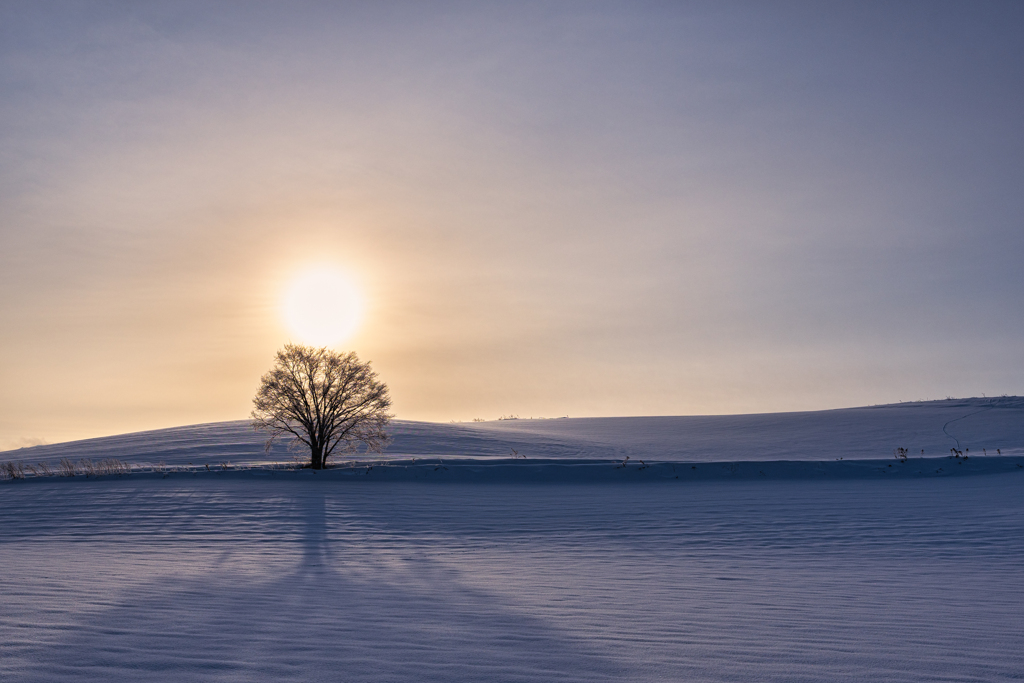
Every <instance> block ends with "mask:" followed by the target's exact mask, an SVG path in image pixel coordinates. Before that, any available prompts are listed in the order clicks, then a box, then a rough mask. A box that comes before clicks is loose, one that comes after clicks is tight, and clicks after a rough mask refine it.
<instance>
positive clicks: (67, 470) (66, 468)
mask: <svg viewBox="0 0 1024 683" xmlns="http://www.w3.org/2000/svg"><path fill="white" fill-rule="evenodd" d="M57 473H58V474H59V475H60V476H62V477H73V476H75V475H76V474H78V472H77V470H76V469H75V463H73V462H71V461H70V460H69V459H67V458H61V459H60V464H59V465H58V466H57Z"/></svg>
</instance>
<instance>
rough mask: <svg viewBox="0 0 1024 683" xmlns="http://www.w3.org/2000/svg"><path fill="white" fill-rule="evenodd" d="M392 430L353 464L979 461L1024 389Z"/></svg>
mask: <svg viewBox="0 0 1024 683" xmlns="http://www.w3.org/2000/svg"><path fill="white" fill-rule="evenodd" d="M391 431H392V434H393V437H394V441H393V443H392V444H391V446H390V447H389V448H388V450H387V451H386V452H385V454H384V456H383V457H382V458H370V457H367V456H358V457H355V460H356V464H354V465H350V466H353V467H361V466H363V461H377V462H380V461H391V462H393V463H395V464H396V465H397V464H399V463H402V462H404V461H409V460H411V459H412V458H417V459H423V458H435V459H437V458H440V459H443V460H444V461H445V462H446V463H448V464H449V465H456V464H460V463H461V464H460V466H469V465H470V464H472V466H473V467H474V468H480V467H483V466H485V465H486V463H487V462H488V461H500V462H501V463H508V461H509V460H510V459H515V460H516V463H517V464H516V467H515V468H506V469H505V470H502V471H503V472H505V473H512V472H521V471H523V467H524V465H526V464H529V465H530V466H531V467H533V468H536V467H539V466H540V465H541V462H544V463H547V464H548V465H550V466H554V465H556V464H557V463H558V462H563V463H572V464H574V465H577V466H579V468H578V469H576V470H575V471H577V472H582V471H583V469H585V467H584V465H585V462H584V461H587V462H590V463H593V464H597V463H600V464H601V467H605V466H606V465H607V464H608V463H612V462H621V461H627V463H628V467H634V466H635V467H643V466H644V464H641V463H640V462H639V461H644V463H655V462H662V463H690V464H699V463H746V462H758V463H768V462H780V461H787V462H790V461H796V462H809V463H821V462H832V461H837V460H842V461H849V460H856V461H861V460H879V459H880V460H893V459H894V458H893V451H894V449H896V448H906V449H907V450H908V454H909V455H910V457H911V459H912V460H913V459H915V458H916V459H920V458H921V456H926V457H927V458H929V459H932V458H939V457H947V456H950V454H951V451H950V449H951V448H954V447H955V448H958V449H960V450H961V451H963V452H964V453H965V454H967V455H969V456H971V457H972V461H973V462H977V458H978V457H979V456H987V457H991V456H996V455H1002V456H1011V457H1020V456H1024V398H1020V397H1003V398H994V399H987V398H986V399H953V400H946V401H929V402H919V403H901V404H894V405H885V406H875V407H865V408H847V409H840V410H824V411H814V412H797V413H768V414H759V415H721V416H693V417H618V418H559V419H549V420H543V419H537V420H533V419H520V420H498V421H492V422H480V423H429V422H411V421H406V420H396V421H394V422H393V423H392V430H391ZM301 455H302V454H301V453H292V452H290V451H289V450H288V449H287V448H286V447H285V446H283V445H280V444H277V445H275V446H274V448H272V449H271V450H270V451H266V450H265V449H264V445H263V436H262V435H261V434H258V433H255V432H253V430H252V429H251V428H250V426H249V423H248V422H247V421H244V420H239V421H233V422H219V423H212V424H204V425H193V426H188V427H175V428H171V429H161V430H156V431H149V432H139V433H135V434H123V435H118V436H110V437H104V438H98V439H88V440H84V441H75V442H69V443H63V444H55V445H48V446H36V447H32V448H23V449H19V450H16V451H6V452H0V461H23V462H26V463H31V462H40V461H49V462H51V463H53V462H55V461H57V460H59V459H61V458H69V459H72V460H76V461H77V460H79V459H81V458H86V459H90V460H95V461H98V460H102V459H104V458H117V459H119V460H122V461H124V462H127V463H130V464H132V465H135V466H138V467H142V468H154V467H171V466H174V467H178V468H184V469H199V470H203V471H205V469H206V466H207V465H209V466H210V467H211V468H214V469H217V468H220V467H222V463H224V464H229V466H231V467H235V468H237V467H253V466H257V465H270V464H273V463H289V464H291V463H293V462H294V458H295V457H296V456H301ZM627 459H628V460H627ZM352 461H353V456H341V457H338V456H335V458H334V462H335V463H337V464H339V465H342V464H343V463H351V462H352ZM469 461H473V462H472V463H470V462H469ZM939 466H941V465H939ZM939 466H937V467H939ZM993 466H995V465H993ZM503 467H504V465H503ZM737 467H740V466H739V465H737ZM865 467H869V468H870V466H869V465H865ZM929 467H930V465H929ZM972 467H973V468H975V469H977V467H980V466H974V465H972ZM760 469H763V467H761V468H758V470H760ZM775 469H778V468H775ZM833 469H835V468H833ZM961 469H963V467H961ZM855 470H856V468H851V467H847V468H845V469H844V468H839V469H836V470H835V471H837V472H846V471H849V472H853V471H855ZM493 471H494V472H498V470H497V469H495V470H493Z"/></svg>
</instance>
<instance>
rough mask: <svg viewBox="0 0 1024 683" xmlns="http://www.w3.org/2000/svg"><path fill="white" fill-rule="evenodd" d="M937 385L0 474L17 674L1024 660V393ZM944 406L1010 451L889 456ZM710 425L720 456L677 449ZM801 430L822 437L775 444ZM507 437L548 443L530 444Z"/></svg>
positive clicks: (184, 446) (821, 674)
mask: <svg viewBox="0 0 1024 683" xmlns="http://www.w3.org/2000/svg"><path fill="white" fill-rule="evenodd" d="M1014 402H1016V403H1014ZM941 403H945V402H940V404H941ZM940 404H911V405H909V406H886V407H881V408H869V409H857V410H850V411H826V412H821V413H803V414H794V415H789V416H787V415H777V416H767V415H763V416H740V417H727V418H622V419H621V420H549V421H537V420H535V421H529V422H528V421H511V422H509V423H505V422H502V423H485V424H483V425H476V424H474V425H424V424H422V423H404V424H403V425H400V426H401V427H402V430H401V432H400V439H396V447H397V448H400V449H401V450H402V451H404V453H400V454H399V456H400V457H399V456H395V457H399V459H401V458H404V457H405V456H410V455H412V454H415V453H419V454H420V455H425V456H430V457H429V458H427V460H430V461H431V462H429V463H427V464H417V465H415V466H413V465H395V466H391V467H382V466H376V467H373V468H372V469H371V468H369V467H362V468H355V467H349V468H344V467H339V468H337V469H334V470H331V471H327V472H320V473H314V472H312V471H310V470H304V471H297V470H291V471H284V470H275V469H269V468H265V469H260V468H256V469H249V470H244V469H231V470H220V471H218V470H216V469H214V470H213V471H211V472H206V471H205V468H203V469H200V470H199V471H174V472H168V471H164V472H159V471H157V472H148V473H143V474H140V473H136V474H131V475H127V476H122V477H115V476H106V477H100V478H88V479H87V478H85V477H82V476H76V477H74V478H57V477H53V478H47V477H30V478H28V479H26V480H16V481H6V482H0V528H2V529H3V534H2V535H0V567H2V569H3V571H2V572H0V681H4V682H6V681H19V682H22V681H24V682H29V681H33V682H34V681H47V682H50V681H56V682H60V681H76V682H77V681H114V680H130V681H161V682H162V681H182V680H189V681H524V682H525V681H552V680H559V681H826V680H827V681H865V680H886V681H1000V680H1020V678H1021V672H1022V671H1024V650H1022V648H1021V642H1024V582H1022V581H1021V567H1022V566H1024V496H1022V493H1024V457H1021V456H1020V453H1021V450H1020V445H1021V443H1024V440H1022V439H1021V438H1020V436H1021V430H1022V420H1021V410H1022V407H1021V401H1020V399H1006V400H1004V405H1003V406H1002V407H997V406H994V407H991V408H985V409H984V412H982V413H977V412H976V411H977V410H978V409H979V405H978V404H979V402H973V403H971V402H967V403H966V404H965V403H963V402H961V404H960V405H957V406H948V407H949V408H954V410H948V411H947V410H945V408H946V406H942V405H940ZM981 407H984V406H981ZM915 411H917V412H915ZM971 413H974V414H973V415H970V416H969V417H966V418H963V419H960V420H959V421H957V422H953V423H952V424H948V425H947V424H946V423H947V422H948V421H949V420H953V419H955V418H957V417H958V416H963V415H969V414H971ZM872 415H874V416H878V420H877V424H876V423H874V422H872V420H871V419H870V416H872ZM815 416H817V417H818V420H815V419H814V418H815ZM901 416H902V418H901ZM997 416H1002V419H996V417H997ZM982 417H983V418H984V419H986V420H988V421H987V422H982V421H978V422H975V423H973V424H974V425H981V426H975V427H972V426H971V425H972V423H971V420H974V419H975V418H982ZM911 418H913V419H911ZM900 419H903V420H904V421H903V422H901V421H900ZM744 420H746V422H744ZM915 420H917V421H915ZM936 420H939V424H938V431H939V434H943V432H942V427H943V426H944V425H946V429H947V431H948V432H949V433H950V434H951V435H952V438H954V439H955V438H959V439H960V440H961V447H962V448H966V447H970V448H971V455H972V456H974V453H975V450H976V449H977V450H978V451H980V450H981V448H983V447H986V446H985V444H990V445H989V446H988V448H989V449H990V450H992V449H993V448H994V447H1000V448H1002V450H1003V452H1004V456H1005V457H988V458H983V457H971V458H970V459H969V460H968V461H967V462H963V460H962V459H959V458H956V459H953V458H948V457H935V458H916V459H914V458H911V460H910V461H908V462H907V463H899V462H895V459H894V458H893V457H892V453H891V451H892V448H893V447H895V446H896V445H904V446H905V447H907V448H913V447H914V444H913V442H912V441H911V440H910V439H911V436H912V435H914V434H920V436H921V443H922V444H926V443H931V442H926V441H925V438H928V439H933V440H934V441H935V450H936V451H937V453H936V455H938V454H941V453H942V449H940V448H939V445H940V444H941V441H940V440H938V439H937V438H936V437H935V435H934V433H933V432H934V429H933V427H934V425H935V423H936ZM644 421H649V422H647V424H648V425H654V426H658V422H659V421H661V422H662V425H667V426H665V428H664V429H663V430H662V431H660V432H649V433H647V435H646V436H644V434H643V432H644V429H643V427H644V426H645V422H644ZM673 423H674V424H676V425H684V426H687V427H693V428H692V429H689V431H687V432H686V433H685V434H684V435H683V436H684V437H685V438H681V437H680V436H679V431H678V430H674V429H673V426H672V425H673ZM588 424H589V425H591V426H593V427H594V429H592V430H590V431H588V430H587V429H586V427H587V425H588ZM549 425H551V426H549ZM563 425H564V426H563ZM695 425H696V426H701V425H704V427H703V428H704V429H705V431H704V432H701V431H700V429H697V428H696V426H695ZM744 425H745V426H744ZM773 425H775V426H774V427H773ZM779 425H781V426H779ZM801 425H802V426H801ZM842 425H847V427H845V428H841V427H842ZM616 426H618V427H619V428H620V431H616V429H615V428H616ZM712 426H713V427H715V429H717V430H718V431H717V432H715V431H714V430H713V429H712ZM844 429H845V431H844ZM972 429H973V430H974V431H971V430H972ZM546 430H548V431H546ZM559 430H560V431H559ZM758 430H764V431H763V433H762V434H759V433H758ZM773 430H774V431H773ZM915 430H916V431H915ZM1015 430H1016V431H1015ZM715 433H717V434H718V435H719V437H718V440H716V439H715V438H713V436H714V434H715ZM168 434H172V435H174V434H177V441H176V442H174V443H171V444H167V445H164V444H161V443H160V439H162V438H164V437H166V436H167V435H168ZM189 434H198V435H200V437H201V438H202V439H203V440H202V441H200V442H198V443H190V442H189ZM402 434H404V436H401V435H402ZM417 434H420V435H422V441H421V442H417V441H416V435H417ZM695 434H696V435H697V436H695ZM701 434H703V436H700V435H701ZM857 434H860V439H858V438H854V437H855V436H856V435H857ZM900 435H902V437H903V438H902V439H900V441H897V442H896V443H895V444H892V445H890V441H891V440H894V439H895V438H896V437H898V436H900ZM830 436H831V437H834V444H835V445H834V446H833V445H832V443H831V442H830V441H829V438H830ZM943 436H944V434H943ZM242 437H245V438H247V439H251V437H249V436H248V435H246V433H245V432H244V431H242V430H241V429H239V427H238V425H237V423H236V424H232V423H228V424H226V425H209V426H204V427H195V428H183V429H179V430H166V431H163V432H150V433H148V435H126V436H123V437H112V438H110V439H100V440H93V441H90V442H79V443H78V444H64V445H59V446H50V447H42V448H39V449H24V450H21V451H12V452H8V453H4V454H0V460H11V459H14V458H12V457H11V456H15V457H17V458H18V459H24V460H25V461H26V462H29V461H38V460H45V459H48V458H56V457H64V456H68V457H90V458H100V457H118V458H123V459H135V460H136V461H137V462H150V461H153V460H154V459H157V458H155V457H154V454H160V456H161V458H160V459H163V460H166V461H167V462H168V463H170V462H172V457H173V458H181V459H182V460H181V462H183V463H188V462H193V463H196V462H206V461H209V462H216V461H217V459H218V458H219V457H220V456H223V455H224V453H226V452H229V451H230V452H238V453H246V452H250V453H251V452H252V451H251V450H245V449H251V448H252V447H253V446H254V445H255V447H256V448H257V451H256V453H255V455H254V458H255V457H257V456H258V455H260V452H259V450H258V448H259V442H258V440H250V441H244V440H242ZM513 437H518V438H519V439H520V441H510V440H511V439H512V438H513ZM457 438H465V439H468V440H469V443H471V444H472V443H475V444H477V447H478V450H476V451H471V452H470V453H468V454H463V453H460V452H459V451H457V450H454V449H451V450H449V449H450V448H451V444H452V443H453V441H457ZM638 438H639V439H644V438H646V439H647V441H643V442H642V443H647V444H649V447H650V448H651V449H652V451H655V450H656V449H661V450H657V451H656V453H655V455H657V456H658V458H659V459H660V462H659V463H658V464H657V465H654V466H652V467H651V468H649V469H640V467H639V466H636V465H634V464H629V465H628V466H627V467H617V466H616V463H614V462H611V461H609V460H608V459H607V458H608V457H609V456H611V454H612V453H613V452H614V457H620V456H621V457H624V455H622V451H614V449H616V448H628V449H637V450H636V451H632V452H636V453H637V456H639V457H643V456H644V455H647V456H648V458H647V459H648V460H651V461H652V462H653V461H654V458H651V457H650V454H648V453H647V452H645V451H644V450H643V448H642V447H641V446H638V445H637V443H638V442H637V439H638ZM946 438H947V439H948V438H949V437H946ZM233 439H234V440H233ZM402 439H404V441H402ZM474 439H476V441H473V440H474ZM588 439H589V440H590V441H591V442H593V443H594V444H595V446H594V449H595V451H594V452H591V451H587V450H586V449H585V448H584V446H583V444H585V442H586V441H587V440H588ZM699 439H705V440H706V441H705V442H707V443H714V444H715V449H716V450H713V451H712V452H711V455H705V456H704V458H703V459H700V454H699V453H696V452H695V451H691V450H684V451H681V452H682V453H683V454H684V455H676V456H671V454H672V453H674V452H676V451H672V450H671V449H672V448H677V447H685V448H686V449H690V448H694V447H693V446H692V444H693V443H695V442H700V441H699ZM787 439H789V440H791V441H794V442H796V443H803V444H810V445H811V446H813V448H815V449H821V450H822V451H824V452H823V453H822V454H821V455H818V454H817V453H815V454H814V455H811V454H808V453H802V452H801V451H800V449H798V448H795V447H792V446H791V447H790V448H791V449H792V450H791V451H788V452H789V453H792V454H793V455H791V456H789V457H788V458H787V460H789V461H790V462H782V463H780V462H767V459H768V457H769V456H768V454H769V453H770V452H777V451H769V450H757V448H762V449H767V448H768V445H772V444H774V445H773V446H772V447H773V448H776V449H781V448H783V447H784V446H785V444H786V443H787ZM695 440H696V441H695ZM965 440H968V442H967V443H966V444H965V443H964V441H965ZM510 442H511V443H512V447H514V446H515V444H516V443H519V444H528V445H532V446H536V447H538V450H540V449H541V447H543V445H544V444H545V443H548V444H554V445H551V446H550V447H549V448H548V450H547V451H542V453H543V455H544V457H540V458H536V459H534V458H531V459H530V460H526V461H523V460H510V459H509V458H508V457H507V455H508V454H507V452H506V451H505V450H504V449H505V448H506V447H508V444H509V443H510ZM862 442H863V443H867V444H868V445H869V446H870V445H871V444H875V445H876V446H877V447H878V448H879V449H881V448H882V447H883V445H884V449H885V451H886V452H884V453H877V454H875V453H872V454H871V455H874V456H876V457H886V458H887V459H888V460H889V461H890V462H884V461H880V460H871V459H866V456H865V453H864V451H862V450H858V449H861V448H864V446H863V445H862ZM951 443H952V442H951ZM650 444H653V445H650ZM679 444H683V446H679ZM757 444H761V446H757V448H754V446H756V445H757ZM766 444H767V445H766ZM975 444H977V445H975ZM998 444H1003V446H999V445H998ZM942 445H944V444H942ZM570 447H578V448H580V449H581V450H580V451H578V453H579V455H578V456H577V458H576V459H575V460H573V459H572V456H571V453H570V452H568V450H565V451H561V452H560V451H558V449H559V448H565V449H568V448H570ZM872 447H873V446H872ZM923 447H925V445H921V446H918V449H920V448H923ZM85 448H93V449H95V450H93V451H88V450H84V449H85ZM487 448H493V449H494V450H495V452H493V453H492V452H488V451H487V450H486V449H487ZM600 448H604V449H607V450H604V451H600V450H597V449H600ZM45 449H51V450H49V451H46V450H45ZM60 449H67V450H65V451H63V453H61V452H60ZM133 449H134V450H133ZM232 449H236V450H232ZM499 449H500V450H499ZM747 449H751V450H750V451H749V455H750V459H749V460H747V461H743V460H742V458H740V457H738V456H737V454H742V453H744V452H748V450H747ZM30 452H31V455H30ZM43 452H46V453H47V455H43ZM693 453H696V454H693ZM715 453H718V454H727V461H726V457H723V458H720V459H719V460H718V461H714V459H713V455H714V454H715ZM945 453H947V454H948V447H947V448H946V449H945ZM843 454H853V455H856V456H858V457H860V459H859V460H854V461H853V462H848V461H846V460H843V461H837V460H835V458H838V457H842V456H843ZM270 455H271V456H273V455H274V453H271V454H270ZM442 455H443V456H444V457H443V458H440V457H439V456H442ZM457 455H469V456H471V457H470V458H466V459H459V458H455V457H454V456H457ZM530 455H531V456H535V455H536V453H532V452H530ZM488 456H490V459H488ZM798 456H802V457H798ZM265 457H266V456H265ZM237 459H244V458H243V457H242V456H239V457H236V460H237ZM279 459H280V458H279ZM442 459H443V462H444V463H445V464H444V465H440V462H439V461H440V460H442ZM634 459H639V458H638V457H636V456H634V457H633V458H632V459H631V461H630V463H632V461H633V460H634ZM798 460H804V462H797V461H798ZM435 462H436V463H437V464H433V463H435ZM890 464H891V465H892V466H891V467H890ZM577 465H578V467H579V468H578V469H572V468H574V467H577ZM514 467H518V468H526V469H525V470H516V469H513V468H514ZM446 468H447V469H446ZM673 468H675V469H674V470H673ZM516 471H525V472H529V473H530V476H528V477H520V478H519V479H517V478H516V477H515V476H513V475H514V473H515V472H516ZM765 471H767V472H771V473H775V474H779V472H782V473H783V474H784V475H785V476H782V475H780V476H764V475H762V474H761V473H762V472H765ZM410 473H411V474H410ZM579 473H583V474H585V475H586V476H576V475H578V474H579ZM598 473H601V476H600V477H598ZM822 474H828V475H831V476H826V477H822V476H821V475H822ZM960 474H974V475H976V476H949V475H960ZM676 476H679V479H676V478H675V477H676ZM410 478H412V479H414V480H413V481H409V480H408V479H410ZM402 479H406V480H404V481H403V480H402Z"/></svg>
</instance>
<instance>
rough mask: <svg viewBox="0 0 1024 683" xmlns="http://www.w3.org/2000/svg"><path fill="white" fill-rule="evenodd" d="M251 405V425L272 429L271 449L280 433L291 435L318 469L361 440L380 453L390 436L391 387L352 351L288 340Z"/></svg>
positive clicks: (356, 445) (357, 445)
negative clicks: (307, 450)
mask: <svg viewBox="0 0 1024 683" xmlns="http://www.w3.org/2000/svg"><path fill="white" fill-rule="evenodd" d="M253 404H254V405H255V406H256V407H255V409H254V410H253V411H252V426H253V428H254V429H257V430H262V431H267V432H270V438H268V439H267V449H269V448H270V446H271V445H272V444H273V442H274V440H275V439H277V438H279V437H285V438H288V437H292V439H294V440H293V442H292V445H297V444H298V443H302V444H305V445H306V446H308V447H309V449H310V467H312V468H313V469H315V470H319V469H323V468H324V466H325V465H326V464H327V458H329V457H331V456H332V455H334V454H335V453H343V452H349V453H350V452H353V451H355V450H356V449H357V448H358V447H359V444H363V445H364V446H365V447H366V450H367V451H375V452H377V453H380V452H381V451H382V450H383V449H384V447H385V446H386V445H387V443H388V440H389V439H388V435H387V432H386V431H385V430H386V428H387V425H388V422H389V421H390V420H391V418H392V415H390V414H389V413H388V409H389V408H390V407H391V397H390V396H388V388H387V386H386V385H385V384H384V383H383V382H381V381H379V380H378V379H377V373H375V372H374V371H373V370H372V369H371V368H370V364H369V363H361V362H360V361H359V358H357V357H356V354H354V353H344V354H342V353H337V352H336V351H331V350H330V349H327V348H315V347H311V346H302V345H299V344H287V345H285V347H284V348H283V349H282V350H281V351H278V352H277V357H276V359H275V362H274V367H273V368H272V369H271V370H270V372H268V373H267V374H265V375H263V378H262V379H261V380H260V388H259V391H258V392H257V393H256V398H254V399H253Z"/></svg>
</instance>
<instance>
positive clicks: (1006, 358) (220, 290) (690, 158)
mask: <svg viewBox="0 0 1024 683" xmlns="http://www.w3.org/2000/svg"><path fill="white" fill-rule="evenodd" d="M1022 217H1024V4H1021V3H1019V2H1007V3H996V2H991V3H985V2H961V3H948V4H944V3H938V2H922V3H890V2H885V3H882V2H878V3H864V2H847V3H838V2H837V3H821V2H806V3H788V2H786V3H776V4H770V3H760V2H758V3H720V2H709V3H684V2H650V3H643V2H628V3H627V2H622V3H599V2H579V3H572V2H558V3H519V4H516V3H508V2H501V3H495V4H486V3H480V2H466V3H421V2H417V3H408V4H402V3H381V2H367V3H340V2H339V3H301V2H287V3H286V2H277V3H266V4H260V3H254V2H232V3H227V2H225V3H211V2H195V3H190V2H160V3H152V4H147V3H140V2H123V3H116V2H94V3H85V2H69V3H46V2H38V1H32V2H24V3H19V2H4V3H2V4H0V293H2V297H0V382H2V383H0V447H16V446H19V445H23V444H27V443H31V442H32V441H33V440H35V439H45V440H47V441H58V440H65V439H69V438H77V437H84V436H96V435H102V434H110V433H116V432H123V431H130V430H138V429H146V428H155V427H163V426H173V425H179V424H188V423H195V422H208V421H215V420H224V419H238V418H244V417H246V416H247V414H248V412H249V410H250V406H251V399H252V396H253V395H254V393H255V390H256V387H257V385H258V382H259V378H260V375H261V374H262V373H263V372H265V371H266V370H267V369H268V368H269V367H270V364H271V361H272V358H273V354H274V352H275V351H276V349H277V348H279V347H280V346H281V345H282V344H283V343H285V342H286V341H288V340H289V339H290V338H291V333H290V332H289V330H288V329H286V327H285V326H284V323H283V317H282V312H281V310H280V301H281V298H282V296H283V292H284V291H285V289H286V288H287V286H288V283H289V282H291V281H292V280H293V279H294V278H295V277H297V276H299V275H301V274H302V273H303V272H304V271H305V269H308V268H310V267H312V266H315V265H319V264H334V265H335V266H337V267H340V268H342V269H344V270H345V271H347V272H348V273H349V275H350V277H351V278H352V279H353V280H355V281H356V282H357V283H358V286H359V288H360V289H361V290H362V291H363V293H364V299H365V301H364V306H365V312H364V318H363V324H362V326H361V327H360V328H359V330H358V332H357V333H356V335H355V336H354V337H351V338H350V339H349V340H348V342H347V343H346V344H345V345H344V348H346V349H352V350H355V351H356V352H357V353H358V354H359V355H360V357H361V358H363V359H368V360H372V361H373V363H374V366H375V367H376V369H377V370H378V372H379V373H380V375H381V377H382V378H383V379H384V380H385V381H386V382H387V383H388V384H389V385H390V387H391V390H392V394H393V397H394V401H395V410H396V412H397V415H398V417H400V418H406V419H428V420H451V419H455V420H468V419H471V418H473V417H485V418H495V417H497V416H499V415H502V414H518V415H520V416H522V417H528V416H548V417H551V416H558V415H572V416H585V415H638V414H644V415H653V414H691V413H724V412H761V411H776V410H796V409H815V408H830V407H841V406H850V405H861V404H871V403H882V402H893V401H897V400H912V399H919V398H944V397H946V396H947V395H956V396H963V395H979V394H981V393H987V394H989V395H993V394H1002V393H1010V394H1014V393H1015V394H1022V393H1024V317H1022V314H1024V262H1022V261H1024V219H1022Z"/></svg>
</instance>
